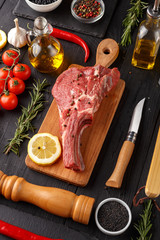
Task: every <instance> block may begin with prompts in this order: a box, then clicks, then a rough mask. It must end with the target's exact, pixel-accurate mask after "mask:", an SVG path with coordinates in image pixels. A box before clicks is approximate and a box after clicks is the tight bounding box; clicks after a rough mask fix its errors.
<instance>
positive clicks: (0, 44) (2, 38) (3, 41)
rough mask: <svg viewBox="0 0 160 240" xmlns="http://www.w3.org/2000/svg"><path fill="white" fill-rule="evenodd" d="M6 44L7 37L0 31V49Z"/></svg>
mask: <svg viewBox="0 0 160 240" xmlns="http://www.w3.org/2000/svg"><path fill="white" fill-rule="evenodd" d="M6 43H7V36H6V34H5V32H4V31H3V30H0V49H1V48H3V47H4V46H5V45H6Z"/></svg>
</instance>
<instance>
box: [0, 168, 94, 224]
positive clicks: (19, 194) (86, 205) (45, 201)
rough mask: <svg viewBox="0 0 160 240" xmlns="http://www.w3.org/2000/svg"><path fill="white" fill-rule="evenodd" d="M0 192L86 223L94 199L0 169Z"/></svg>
mask: <svg viewBox="0 0 160 240" xmlns="http://www.w3.org/2000/svg"><path fill="white" fill-rule="evenodd" d="M0 193H1V194H2V195H3V196H4V197H5V198H7V199H9V200H10V199H11V200H13V201H15V202H18V201H25V202H28V203H32V204H34V205H36V206H38V207H40V208H42V209H44V210H46V211H47V212H50V213H53V214H55V215H58V216H61V217H65V218H69V217H71V218H72V219H73V220H74V221H76V222H79V223H83V224H88V222H89V219H90V215H91V211H92V208H93V204H94V201H95V199H94V198H91V197H87V196H84V195H80V196H77V195H76V194H74V193H72V192H69V191H66V190H63V189H58V188H52V187H42V186H38V185H34V184H31V183H29V182H27V181H26V180H25V179H24V178H22V177H17V176H15V175H14V176H7V175H6V174H4V173H3V172H2V171H0Z"/></svg>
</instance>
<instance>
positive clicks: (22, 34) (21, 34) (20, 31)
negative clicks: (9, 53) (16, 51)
mask: <svg viewBox="0 0 160 240" xmlns="http://www.w3.org/2000/svg"><path fill="white" fill-rule="evenodd" d="M14 22H15V28H12V29H11V30H10V31H9V32H8V42H9V43H10V44H12V45H13V46H14V47H17V48H21V47H23V46H25V45H26V44H27V38H26V30H25V29H24V28H21V27H19V24H18V18H16V19H14Z"/></svg>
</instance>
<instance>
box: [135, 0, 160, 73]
mask: <svg viewBox="0 0 160 240" xmlns="http://www.w3.org/2000/svg"><path fill="white" fill-rule="evenodd" d="M159 45H160V9H159V0H158V1H157V0H155V3H154V6H153V7H152V6H149V7H148V8H147V18H146V19H145V20H144V21H142V22H141V24H140V26H139V29H138V34H137V39H136V44H135V48H134V51H133V56H132V65H133V66H135V67H138V68H143V69H153V67H154V65H155V61H156V56H157V53H158V49H159Z"/></svg>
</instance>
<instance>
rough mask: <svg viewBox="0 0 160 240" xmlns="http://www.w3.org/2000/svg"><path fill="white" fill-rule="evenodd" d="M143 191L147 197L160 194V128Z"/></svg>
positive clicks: (154, 196)
mask: <svg viewBox="0 0 160 240" xmlns="http://www.w3.org/2000/svg"><path fill="white" fill-rule="evenodd" d="M145 193H146V195H147V196H148V197H149V198H156V197H158V196H159V194H160V128H159V131H158V136H157V140H156V145H155V149H154V153H153V157H152V162H151V166H150V169H149V174H148V177H147V182H146V186H145Z"/></svg>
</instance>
